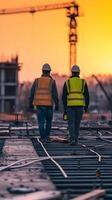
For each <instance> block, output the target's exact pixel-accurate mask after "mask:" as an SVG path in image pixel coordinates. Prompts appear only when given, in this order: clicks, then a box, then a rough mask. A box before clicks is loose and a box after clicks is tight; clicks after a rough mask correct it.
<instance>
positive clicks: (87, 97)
mask: <svg viewBox="0 0 112 200" xmlns="http://www.w3.org/2000/svg"><path fill="white" fill-rule="evenodd" d="M84 97H85V111H87V109H88V106H89V91H88V86H87V83H85V88H84Z"/></svg>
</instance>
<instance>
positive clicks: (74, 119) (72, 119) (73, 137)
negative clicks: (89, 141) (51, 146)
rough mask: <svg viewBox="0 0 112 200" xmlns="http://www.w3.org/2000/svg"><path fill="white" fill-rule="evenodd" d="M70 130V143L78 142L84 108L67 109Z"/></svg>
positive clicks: (72, 107)
mask: <svg viewBox="0 0 112 200" xmlns="http://www.w3.org/2000/svg"><path fill="white" fill-rule="evenodd" d="M67 115H68V130H69V134H70V141H75V142H76V143H77V142H78V136H79V129H80V123H81V119H82V115H83V107H82V106H71V107H68V108H67Z"/></svg>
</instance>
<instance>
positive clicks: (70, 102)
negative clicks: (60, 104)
mask: <svg viewBox="0 0 112 200" xmlns="http://www.w3.org/2000/svg"><path fill="white" fill-rule="evenodd" d="M66 86H67V92H68V95H67V106H85V98H84V95H83V93H84V87H85V80H83V79H80V78H79V77H72V78H70V79H69V80H67V81H66Z"/></svg>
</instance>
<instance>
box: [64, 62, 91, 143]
mask: <svg viewBox="0 0 112 200" xmlns="http://www.w3.org/2000/svg"><path fill="white" fill-rule="evenodd" d="M71 72H72V76H71V77H70V78H69V79H68V80H67V81H66V82H65V83H64V86H63V93H62V101H63V106H64V113H65V114H66V113H67V118H68V129H69V136H70V144H71V145H76V144H77V143H78V136H79V129H80V122H81V119H82V115H83V111H84V110H85V111H86V112H87V109H88V105H89V92H88V86H87V83H86V81H85V80H84V79H81V78H80V77H79V75H80V68H79V66H77V65H73V67H72V68H71Z"/></svg>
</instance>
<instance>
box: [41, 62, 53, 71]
mask: <svg viewBox="0 0 112 200" xmlns="http://www.w3.org/2000/svg"><path fill="white" fill-rule="evenodd" d="M42 71H51V67H50V65H49V64H48V63H45V64H44V65H43V66H42Z"/></svg>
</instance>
